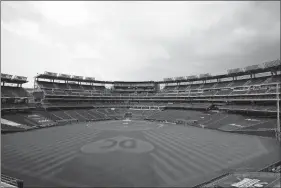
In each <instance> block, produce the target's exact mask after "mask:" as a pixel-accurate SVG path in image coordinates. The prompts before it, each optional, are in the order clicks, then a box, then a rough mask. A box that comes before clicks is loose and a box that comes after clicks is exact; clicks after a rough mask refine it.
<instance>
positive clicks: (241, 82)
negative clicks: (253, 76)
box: [229, 79, 248, 87]
mask: <svg viewBox="0 0 281 188" xmlns="http://www.w3.org/2000/svg"><path fill="white" fill-rule="evenodd" d="M247 81H248V80H246V79H244V80H235V81H232V84H231V85H229V87H239V86H243V85H244V84H245V83H246V82H247Z"/></svg>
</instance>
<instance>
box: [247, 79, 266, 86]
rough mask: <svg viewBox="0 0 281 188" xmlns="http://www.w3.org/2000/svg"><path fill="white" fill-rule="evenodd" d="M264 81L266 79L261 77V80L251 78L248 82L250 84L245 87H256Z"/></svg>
mask: <svg viewBox="0 0 281 188" xmlns="http://www.w3.org/2000/svg"><path fill="white" fill-rule="evenodd" d="M265 80H266V78H264V77H262V78H253V79H251V80H250V82H248V83H246V84H245V86H246V85H247V86H249V85H258V84H261V83H263V82H264V81H265Z"/></svg>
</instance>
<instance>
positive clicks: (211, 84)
mask: <svg viewBox="0 0 281 188" xmlns="http://www.w3.org/2000/svg"><path fill="white" fill-rule="evenodd" d="M214 85H215V83H206V84H204V85H203V86H202V87H201V88H200V89H208V88H212V87H213V86H214Z"/></svg>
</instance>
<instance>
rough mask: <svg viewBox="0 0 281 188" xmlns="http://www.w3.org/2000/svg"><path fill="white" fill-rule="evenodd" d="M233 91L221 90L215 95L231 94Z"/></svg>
mask: <svg viewBox="0 0 281 188" xmlns="http://www.w3.org/2000/svg"><path fill="white" fill-rule="evenodd" d="M232 91H233V90H232V89H227V90H220V91H218V92H217V93H216V94H215V95H229V94H230V93H231V92H232Z"/></svg>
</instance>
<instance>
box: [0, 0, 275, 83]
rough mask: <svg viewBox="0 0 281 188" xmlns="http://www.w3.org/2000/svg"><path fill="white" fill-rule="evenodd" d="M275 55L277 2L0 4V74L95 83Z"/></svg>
mask: <svg viewBox="0 0 281 188" xmlns="http://www.w3.org/2000/svg"><path fill="white" fill-rule="evenodd" d="M277 58H280V1H274V2H254V1H252V2H242V1H240V2H234V1H232V2H227V1H220V2H209V1H201V2H200V1H199V2H182V1H179V2H172V1H171V2H156V1H154V2H102V1H99V2H80V1H79V2H78V1H77V2H74V1H70V2H55V1H49V2H42V1H41V2H35V1H33V2H19V1H17V2H3V1H2V2H1V72H2V73H8V74H13V75H20V76H27V77H28V80H30V84H27V86H31V83H32V79H33V77H34V76H35V75H36V74H37V73H43V72H44V71H50V72H56V73H66V74H72V75H77V76H89V77H95V78H96V79H99V80H125V81H136V80H162V79H163V78H165V77H177V76H189V75H193V74H201V73H211V74H213V75H214V74H218V73H219V74H220V73H225V72H226V71H227V69H230V68H238V67H245V66H247V65H253V64H259V63H262V62H264V61H268V60H273V59H277Z"/></svg>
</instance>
